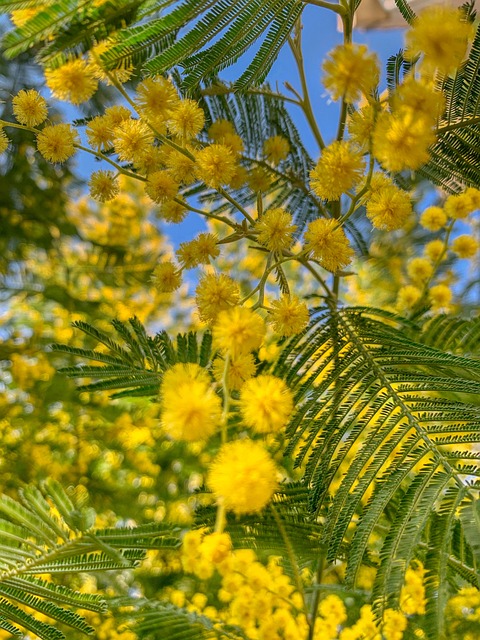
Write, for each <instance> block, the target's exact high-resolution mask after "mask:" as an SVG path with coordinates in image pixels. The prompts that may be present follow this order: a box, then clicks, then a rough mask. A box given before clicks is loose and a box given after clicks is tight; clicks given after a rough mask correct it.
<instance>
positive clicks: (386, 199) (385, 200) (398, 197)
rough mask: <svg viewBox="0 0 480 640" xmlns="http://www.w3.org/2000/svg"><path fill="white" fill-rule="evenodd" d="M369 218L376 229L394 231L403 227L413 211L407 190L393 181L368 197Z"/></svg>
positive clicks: (367, 209)
mask: <svg viewBox="0 0 480 640" xmlns="http://www.w3.org/2000/svg"><path fill="white" fill-rule="evenodd" d="M366 211H367V218H369V220H370V221H371V223H372V225H373V226H374V227H375V228H376V229H385V230H386V231H394V230H395V229H400V228H401V227H403V225H404V224H405V222H406V221H407V219H408V218H409V216H410V214H411V213H412V203H411V201H410V196H409V194H408V193H407V192H406V191H403V190H402V189H399V188H398V187H397V186H395V185H394V184H393V183H390V184H389V185H387V186H385V187H384V188H380V189H378V190H377V191H375V192H374V193H372V195H371V196H370V197H369V198H368V199H367V204H366Z"/></svg>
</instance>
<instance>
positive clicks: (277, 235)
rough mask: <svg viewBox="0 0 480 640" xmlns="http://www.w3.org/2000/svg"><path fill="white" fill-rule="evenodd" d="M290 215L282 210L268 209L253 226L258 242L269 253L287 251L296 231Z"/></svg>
mask: <svg viewBox="0 0 480 640" xmlns="http://www.w3.org/2000/svg"><path fill="white" fill-rule="evenodd" d="M296 228H297V227H296V225H294V224H293V219H292V216H291V214H290V213H288V212H287V211H285V210H284V209H278V208H277V209H269V210H268V211H266V212H265V213H264V214H263V216H262V217H261V218H260V220H259V221H258V222H257V223H256V225H255V230H256V231H257V232H258V241H259V243H260V244H263V245H264V246H265V247H267V249H269V250H270V251H282V250H283V249H288V248H289V247H290V246H291V245H292V242H293V234H294V232H295V230H296Z"/></svg>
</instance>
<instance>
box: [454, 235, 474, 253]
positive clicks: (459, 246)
mask: <svg viewBox="0 0 480 640" xmlns="http://www.w3.org/2000/svg"><path fill="white" fill-rule="evenodd" d="M478 247H479V243H478V240H476V238H474V237H473V236H470V235H468V234H464V235H461V236H457V237H456V238H455V240H454V241H453V242H452V251H453V252H454V253H456V254H457V256H458V257H459V258H474V257H475V255H476V254H477V251H478Z"/></svg>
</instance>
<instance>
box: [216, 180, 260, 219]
mask: <svg viewBox="0 0 480 640" xmlns="http://www.w3.org/2000/svg"><path fill="white" fill-rule="evenodd" d="M217 191H218V193H220V194H221V195H222V196H223V197H224V198H225V200H228V201H229V202H230V204H233V206H234V207H235V208H236V209H238V211H240V213H241V214H242V215H243V216H244V218H245V219H246V220H248V221H249V222H250V224H251V225H252V226H253V225H254V224H255V220H254V219H253V218H252V216H251V215H250V214H249V213H248V211H246V209H244V208H243V207H242V205H241V204H240V203H239V202H237V201H236V200H235V198H232V196H231V195H230V194H229V193H227V192H226V191H225V189H224V188H223V187H218V189H217Z"/></svg>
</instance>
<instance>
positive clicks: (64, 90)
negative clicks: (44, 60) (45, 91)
mask: <svg viewBox="0 0 480 640" xmlns="http://www.w3.org/2000/svg"><path fill="white" fill-rule="evenodd" d="M45 80H46V83H47V87H48V88H49V89H50V91H51V92H52V95H53V96H54V97H55V98H58V99H59V100H66V101H68V102H71V103H72V104H75V105H77V104H81V103H82V102H86V101H87V100H90V98H91V97H92V96H93V94H94V93H95V91H96V90H97V87H98V82H97V80H96V78H95V77H94V75H93V73H92V71H91V69H90V67H89V66H88V64H87V63H86V61H85V60H82V59H81V58H78V59H77V60H70V61H69V62H67V63H65V64H64V65H62V66H61V67H58V69H47V70H46V71H45Z"/></svg>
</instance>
